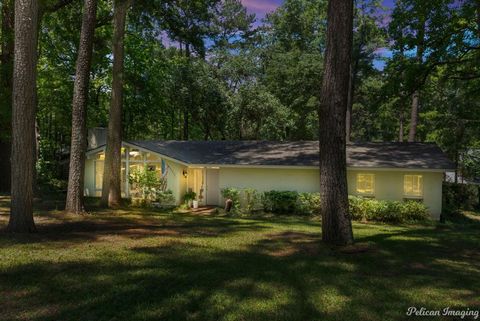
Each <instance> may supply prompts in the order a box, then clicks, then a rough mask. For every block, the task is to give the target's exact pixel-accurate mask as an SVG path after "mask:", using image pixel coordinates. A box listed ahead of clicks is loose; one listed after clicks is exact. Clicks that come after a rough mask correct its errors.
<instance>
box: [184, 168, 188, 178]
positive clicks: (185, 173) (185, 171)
mask: <svg viewBox="0 0 480 321" xmlns="http://www.w3.org/2000/svg"><path fill="white" fill-rule="evenodd" d="M187 176H188V171H187V170H186V169H184V170H183V177H185V178H187Z"/></svg>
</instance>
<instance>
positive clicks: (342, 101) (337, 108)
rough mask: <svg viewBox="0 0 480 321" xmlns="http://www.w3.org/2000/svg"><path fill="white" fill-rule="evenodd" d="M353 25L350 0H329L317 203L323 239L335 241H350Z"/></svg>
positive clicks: (320, 111)
mask: <svg viewBox="0 0 480 321" xmlns="http://www.w3.org/2000/svg"><path fill="white" fill-rule="evenodd" d="M352 29H353V0H330V1H329V2H328V26H327V48H326V52H325V65H324V71H323V84H322V94H321V97H322V99H321V104H320V109H319V117H320V130H319V136H320V203H321V212H322V239H323V241H324V242H327V243H330V244H337V245H345V244H351V243H353V233H352V224H351V221H350V216H349V213H348V191H347V166H346V130H345V128H346V126H345V123H346V112H347V103H348V86H349V77H350V64H351V56H352V33H353V30H352Z"/></svg>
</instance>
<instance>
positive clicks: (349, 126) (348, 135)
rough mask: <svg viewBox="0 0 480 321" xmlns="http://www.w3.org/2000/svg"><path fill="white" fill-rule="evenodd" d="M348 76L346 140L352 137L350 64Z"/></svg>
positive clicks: (352, 87) (352, 85)
mask: <svg viewBox="0 0 480 321" xmlns="http://www.w3.org/2000/svg"><path fill="white" fill-rule="evenodd" d="M350 69H351V70H350V77H349V81H348V101H347V117H346V119H345V130H346V135H345V137H346V139H347V142H350V141H351V139H352V110H353V90H354V84H353V67H352V66H350Z"/></svg>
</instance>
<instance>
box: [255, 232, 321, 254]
mask: <svg viewBox="0 0 480 321" xmlns="http://www.w3.org/2000/svg"><path fill="white" fill-rule="evenodd" d="M266 237H267V238H265V239H263V240H261V241H260V242H258V243H257V244H256V245H255V246H254V250H255V251H257V252H260V253H263V254H266V255H269V256H274V257H289V256H293V255H307V256H316V255H318V254H319V253H320V251H321V249H323V248H322V246H321V244H320V238H319V235H317V234H310V233H299V232H283V233H275V234H267V235H266Z"/></svg>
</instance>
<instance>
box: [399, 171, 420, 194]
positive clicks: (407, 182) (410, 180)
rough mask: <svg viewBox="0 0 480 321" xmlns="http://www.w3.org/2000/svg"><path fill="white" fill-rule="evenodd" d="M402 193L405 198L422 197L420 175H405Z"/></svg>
mask: <svg viewBox="0 0 480 321" xmlns="http://www.w3.org/2000/svg"><path fill="white" fill-rule="evenodd" d="M403 193H404V194H405V196H406V197H414V198H421V197H423V177H422V175H405V177H404V180H403Z"/></svg>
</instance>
